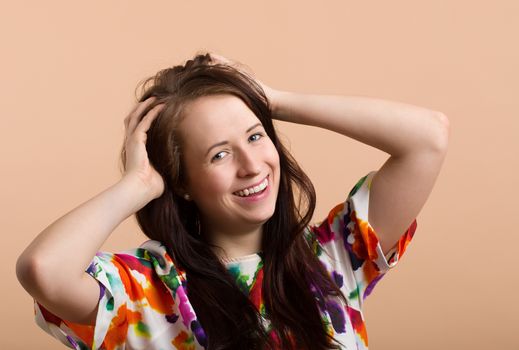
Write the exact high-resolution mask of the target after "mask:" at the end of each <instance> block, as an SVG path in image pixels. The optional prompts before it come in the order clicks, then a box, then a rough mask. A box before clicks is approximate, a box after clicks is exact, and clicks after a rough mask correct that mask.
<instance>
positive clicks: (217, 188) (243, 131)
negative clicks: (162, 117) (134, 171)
mask: <svg viewBox="0 0 519 350" xmlns="http://www.w3.org/2000/svg"><path fill="white" fill-rule="evenodd" d="M179 132H180V135H181V138H182V148H183V150H182V153H183V156H184V157H183V161H184V163H183V165H184V168H185V172H186V192H187V193H189V194H190V196H191V197H192V198H193V201H194V202H195V203H196V205H197V207H198V209H199V211H200V213H201V215H202V221H203V223H204V226H205V227H206V228H207V229H208V230H218V231H221V232H228V233H240V232H244V231H250V230H254V229H257V228H258V227H259V226H261V225H263V224H264V223H265V222H266V221H267V220H268V219H269V218H270V217H271V216H272V215H273V214H274V210H275V207H276V199H277V194H278V189H279V175H280V167H279V155H278V152H277V150H276V148H275V146H274V144H273V143H272V141H271V140H270V138H269V137H268V135H267V133H266V132H265V129H264V128H263V126H262V124H261V122H260V120H259V119H258V118H257V117H256V115H255V114H254V113H253V112H252V111H251V110H250V109H249V108H248V107H247V105H246V104H245V103H244V102H243V101H242V100H241V99H240V98H238V97H236V96H233V95H211V96H204V97H201V98H198V99H196V100H195V101H193V102H191V103H190V104H189V105H188V106H187V107H186V109H185V113H184V118H183V120H182V121H181V122H180V125H179Z"/></svg>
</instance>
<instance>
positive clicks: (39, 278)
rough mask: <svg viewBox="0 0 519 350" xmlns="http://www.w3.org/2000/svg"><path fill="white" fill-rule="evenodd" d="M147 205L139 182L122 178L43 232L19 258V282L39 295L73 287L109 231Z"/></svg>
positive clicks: (145, 195) (145, 196)
mask: <svg viewBox="0 0 519 350" xmlns="http://www.w3.org/2000/svg"><path fill="white" fill-rule="evenodd" d="M148 201H149V199H148V195H147V194H146V193H145V192H144V190H143V186H142V185H140V184H139V180H138V179H136V178H134V177H128V176H126V177H123V178H122V179H121V180H120V181H118V182H117V183H116V184H114V185H112V186H111V187H109V188H108V189H106V190H105V191H103V192H101V193H100V194H98V195H97V196H95V197H93V198H91V199H90V200H88V201H86V202H85V203H83V204H81V205H80V206H78V207H77V208H75V209H73V210H71V211H70V212H68V213H67V214H65V215H64V216H62V217H61V218H59V219H57V220H56V221H55V222H53V223H52V224H51V225H49V226H48V227H47V228H46V229H44V230H43V231H42V232H41V233H40V234H39V235H38V236H37V237H36V238H35V239H34V241H33V242H32V243H31V244H30V245H29V246H28V247H27V248H26V249H25V250H24V252H23V253H22V254H21V255H20V257H19V258H18V261H17V266H16V270H17V275H18V279H19V280H20V282H21V283H22V285H23V286H24V288H25V289H27V291H28V292H29V293H31V291H35V292H36V294H38V295H42V294H46V293H51V292H52V290H53V288H60V287H65V286H66V285H67V284H68V283H74V281H75V280H77V279H79V278H82V276H83V274H84V270H85V269H86V267H87V266H88V264H89V263H90V261H91V260H92V258H93V257H94V255H95V254H96V252H97V251H98V250H99V249H100V247H101V245H102V244H103V243H104V241H105V240H106V239H107V238H108V236H109V235H110V234H111V233H112V231H113V230H114V229H115V228H116V227H117V226H118V225H119V224H120V223H121V222H122V221H123V220H125V219H126V218H127V217H128V216H130V215H132V214H133V213H135V212H136V211H137V210H139V209H140V208H142V207H143V206H144V205H146V203H148ZM31 294H32V293H31Z"/></svg>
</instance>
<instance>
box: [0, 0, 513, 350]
mask: <svg viewBox="0 0 519 350" xmlns="http://www.w3.org/2000/svg"><path fill="white" fill-rule="evenodd" d="M518 19H519V2H517V1H515V0H508V1H505V0H496V1H493V2H490V1H467V0H463V1H461V0H460V1H452V0H449V1H446V0H437V1H427V2H426V1H411V0H395V1H391V2H387V1H324V2H319V3H318V2H316V1H313V2H310V1H293V0H290V1H256V2H252V1H218V2H214V1H205V2H203V1H197V2H189V3H188V2H187V1H147V2H144V1H98V0H95V1H88V2H74V1H18V2H14V1H11V2H7V1H3V2H2V4H1V9H0V44H1V53H2V54H1V56H0V59H1V65H0V79H1V82H2V83H1V84H0V92H1V98H0V104H1V105H0V107H1V109H0V111H1V121H2V123H1V133H0V152H1V153H0V154H1V160H2V161H1V172H0V173H1V182H0V191H1V220H2V222H1V224H2V240H3V247H2V248H3V249H2V251H3V252H2V255H1V259H2V260H1V262H2V263H1V264H0V269H1V274H2V276H4V277H3V281H2V299H3V300H4V302H3V303H4V304H3V307H2V312H1V313H2V317H1V318H0V329H1V332H2V336H1V338H0V348H2V349H61V348H64V347H63V346H61V345H60V344H59V343H58V342H57V341H56V340H54V339H53V338H51V337H50V336H49V335H47V334H46V333H44V332H43V331H42V330H40V329H39V328H38V327H37V326H36V324H35V323H34V321H33V304H32V299H31V297H30V296H29V295H28V294H27V293H26V292H25V291H24V290H23V288H22V287H21V286H20V284H19V283H18V281H17V279H16V275H15V262H16V259H17V257H18V256H19V254H20V253H21V252H22V250H23V249H24V248H25V247H26V246H27V245H28V244H29V243H30V242H31V241H32V240H33V239H34V237H35V236H36V235H37V234H38V233H39V232H41V231H42V230H43V229H44V228H45V227H47V226H48V225H49V224H50V223H51V222H53V221H54V220H56V219H57V218H59V217H60V216H62V215H63V214H65V213H66V212H68V211H69V210H71V209H72V208H74V207H76V206H78V205H79V204H81V203H83V202H84V201H86V200H88V199H89V198H91V197H93V196H94V195H96V194H98V193H99V192H101V191H102V190H104V189H105V188H107V187H109V186H110V185H112V184H113V183H115V182H116V181H117V180H118V179H119V178H120V176H121V174H120V172H119V169H118V162H119V159H118V156H119V151H120V148H121V145H122V140H123V131H124V125H123V119H124V117H125V116H126V114H127V113H128V112H129V111H130V110H131V108H132V107H133V105H134V103H135V95H134V89H135V87H136V86H137V84H138V83H139V81H141V80H142V79H144V78H145V77H148V76H150V75H152V74H154V73H156V72H157V71H158V70H159V69H162V68H166V67H169V66H172V65H176V64H180V63H183V62H184V61H185V60H186V59H188V58H191V57H192V56H193V55H194V54H196V53H198V52H205V51H214V52H217V53H220V54H222V55H224V56H227V57H230V58H233V59H235V60H238V61H240V62H242V63H244V64H247V65H248V66H249V67H250V68H251V69H252V70H253V71H254V73H255V74H256V76H257V77H258V78H259V79H261V80H262V81H264V82H265V83H266V84H268V85H270V86H272V87H274V88H277V89H285V90H291V91H296V92H307V93H322V94H342V95H361V96H368V97H377V98H384V99H390V100H396V101H400V102H405V103H410V104H415V105H419V106H423V107H426V108H430V109H432V110H438V111H441V112H443V113H444V114H446V115H447V117H448V118H449V120H450V126H451V133H450V143H449V151H448V155H447V157H446V159H445V162H444V165H443V168H442V171H441V173H440V176H439V178H438V180H437V182H436V185H435V188H434V190H433V192H432V194H431V196H430V198H429V200H428V202H427V203H426V205H425V206H424V208H423V210H422V212H421V213H420V214H419V215H418V217H417V222H418V229H417V231H416V235H415V238H414V239H413V241H412V243H411V244H410V246H409V247H408V250H407V251H406V253H405V255H404V256H403V258H402V260H401V261H400V263H399V265H398V266H397V267H396V268H395V269H394V270H391V271H390V273H388V274H387V275H386V276H385V277H384V279H383V280H382V281H381V282H380V283H379V284H378V285H377V287H376V288H375V290H374V292H373V293H372V294H371V296H370V297H369V298H368V299H367V303H366V308H365V317H366V323H367V330H368V335H369V345H370V349H374V350H381V349H388V350H393V349H394V350H397V349H398V350H411V349H412V350H414V349H424V350H429V349H430V350H433V349H471V350H479V349H519V334H518V331H519V316H518V313H519V303H518V301H517V295H518V293H517V288H518V287H519V276H518V272H517V254H516V250H517V244H518V243H519V238H518V237H519V232H518V216H519V215H518V213H517V212H518V209H519V207H518V205H517V198H518V194H519V191H518V190H517V180H518V179H519V177H518V175H519V174H518V173H519V172H518V170H519V156H518V151H519V138H518V132H519V121H518V119H519V113H518V112H519V96H518V92H519V84H518V81H519V80H518V78H519V68H518V62H519V50H518V45H517V42H518V39H517V34H518V32H519V20H518ZM277 126H278V130H279V131H280V133H281V134H282V137H283V139H284V140H285V141H286V143H287V145H288V146H289V147H290V149H291V151H292V152H293V154H294V156H295V157H296V159H297V160H298V161H299V162H300V164H301V166H302V167H303V169H304V170H305V171H306V172H307V173H308V175H309V176H310V178H311V179H312V181H313V182H314V184H315V187H316V190H317V195H318V197H317V198H318V202H317V210H316V215H315V220H320V219H322V218H323V216H324V215H325V214H326V213H327V212H328V210H330V209H331V208H332V207H333V206H334V205H335V204H337V203H339V202H341V201H343V200H344V199H345V198H346V195H347V193H348V191H349V190H350V189H351V187H352V186H353V185H354V184H355V182H356V181H357V180H358V179H359V178H360V177H361V176H363V175H365V174H367V173H368V172H369V171H371V170H377V169H378V168H379V167H380V166H381V165H382V164H383V162H384V161H385V160H386V159H387V158H388V154H386V153H384V152H382V151H380V150H377V149H375V148H373V147H370V146H367V145H365V144H362V143H359V142H357V141H355V140H352V139H348V138H346V137H344V136H341V135H339V134H335V133H332V132H329V131H326V130H320V129H316V128H311V127H306V126H301V125H294V124H289V123H281V122H279V123H277ZM145 239H146V237H145V236H144V235H143V234H142V233H141V232H140V230H139V228H138V226H137V224H136V221H135V218H134V217H130V218H129V219H127V220H126V221H125V222H123V223H122V224H121V225H120V226H119V227H118V228H117V229H116V230H115V232H114V233H113V235H112V236H111V237H110V238H109V240H108V241H107V242H106V243H105V245H104V246H103V247H102V249H103V250H110V251H117V250H124V249H127V248H131V247H136V246H138V245H139V244H141V243H142V242H143V241H144V240H145ZM70 248H71V249H76V248H79V247H70ZM65 263H66V262H65Z"/></svg>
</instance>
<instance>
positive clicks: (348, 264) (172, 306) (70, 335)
mask: <svg viewBox="0 0 519 350" xmlns="http://www.w3.org/2000/svg"><path fill="white" fill-rule="evenodd" d="M375 173H376V172H375V171H372V172H370V173H368V174H367V175H366V176H364V177H362V178H361V179H360V180H359V181H358V182H357V183H356V185H355V186H354V187H353V188H352V190H351V191H350V193H349V195H348V197H347V199H346V201H345V202H343V203H340V204H338V205H337V206H335V207H334V208H333V209H332V210H331V211H330V212H329V214H328V217H327V218H326V219H325V220H323V221H322V222H320V223H318V224H316V225H311V226H309V227H308V228H307V231H306V232H305V233H306V234H307V235H312V234H313V235H316V237H317V242H316V243H315V244H314V246H313V247H312V249H313V251H314V252H315V254H316V255H317V256H318V258H319V260H320V261H321V262H322V264H323V265H324V266H325V267H326V269H327V270H328V272H329V273H330V276H331V277H332V279H333V280H334V281H335V283H336V284H337V285H338V286H339V287H340V289H341V291H342V292H343V294H344V295H345V296H346V298H347V300H348V305H344V304H343V302H342V300H340V299H338V298H337V299H335V297H333V298H331V299H329V300H325V301H324V302H323V301H321V302H320V303H318V305H319V309H320V311H321V317H322V320H323V323H324V325H325V327H326V329H327V331H328V333H329V334H330V335H332V336H333V337H335V339H337V340H338V341H340V342H341V343H342V345H343V347H342V348H343V349H352V350H353V349H361V350H362V349H367V348H368V338H367V333H366V327H365V324H364V317H363V313H362V306H363V302H364V300H365V299H366V297H367V296H368V295H369V294H370V293H371V292H372V290H373V288H374V287H375V285H376V284H377V282H378V281H379V280H380V279H381V278H382V276H384V274H385V273H386V272H387V271H388V270H389V269H391V268H393V267H394V266H395V265H396V264H397V262H398V261H399V259H400V258H401V257H402V254H403V253H404V251H405V250H406V247H407V245H408V244H409V242H410V241H411V239H412V237H413V235H414V232H415V230H416V220H414V221H413V222H412V223H411V225H410V227H409V228H408V229H407V231H406V232H403V234H402V236H401V238H400V240H399V242H398V243H397V244H396V245H395V246H394V247H393V248H392V250H391V251H390V252H389V253H388V254H386V255H385V256H384V254H383V252H382V248H381V246H380V244H379V242H378V238H377V234H376V233H375V231H374V230H373V228H372V227H371V226H370V224H369V223H368V207H369V190H370V185H371V180H372V178H373V175H374V174H375ZM226 266H227V269H228V271H229V273H230V274H231V275H232V276H234V278H235V281H236V283H237V286H238V287H239V288H240V289H241V290H242V291H243V292H244V293H246V295H248V297H249V299H250V300H251V301H252V302H253V303H254V305H256V307H257V309H258V310H259V311H260V315H262V316H263V315H264V310H265V308H264V305H263V301H262V293H261V287H262V281H263V269H262V267H263V260H262V253H261V252H260V253H256V254H251V255H247V256H244V257H240V258H236V259H233V260H231V261H229V262H226ZM86 272H87V273H88V274H90V275H91V276H92V277H93V278H95V279H96V280H97V281H98V283H99V286H100V299H99V308H98V314H97V318H96V325H95V327H94V326H89V325H81V324H76V323H73V322H70V321H67V320H63V319H60V318H59V317H58V316H56V315H54V314H52V313H51V312H49V311H48V310H46V309H45V308H44V307H43V306H41V305H40V304H39V303H37V302H35V303H34V306H35V318H36V322H37V324H38V325H39V326H40V327H41V328H42V329H43V330H45V331H46V332H47V333H49V334H51V335H52V336H54V337H55V338H57V339H58V340H59V341H60V342H62V343H63V344H65V345H67V346H68V347H70V348H73V349H77V350H83V349H96V350H97V349H106V350H122V349H126V350H129V349H151V350H159V349H160V350H167V349H181V350H192V349H205V348H206V345H207V338H206V335H205V333H204V330H203V328H202V326H201V324H200V323H199V322H198V320H197V316H196V313H195V310H194V309H193V307H192V305H191V303H190V301H189V298H188V296H187V294H186V291H185V290H186V289H185V286H186V274H185V272H184V271H182V270H180V269H179V268H177V267H175V265H174V263H173V261H172V259H171V258H170V257H169V255H168V254H167V253H166V250H165V247H164V246H163V245H162V244H161V243H160V242H157V241H153V240H150V241H147V242H145V243H143V244H142V245H141V246H140V247H139V248H136V249H132V250H129V251H124V252H119V253H108V252H98V253H97V254H96V256H95V257H94V258H93V260H92V262H91V264H90V266H89V267H88V268H87V270H86ZM263 320H264V325H265V327H267V329H268V327H269V324H268V321H267V320H266V319H265V318H263ZM271 334H274V333H271Z"/></svg>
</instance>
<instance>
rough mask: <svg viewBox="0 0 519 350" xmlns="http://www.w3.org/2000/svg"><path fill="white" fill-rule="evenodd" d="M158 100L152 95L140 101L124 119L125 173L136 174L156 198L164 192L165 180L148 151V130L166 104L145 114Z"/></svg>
mask: <svg viewBox="0 0 519 350" xmlns="http://www.w3.org/2000/svg"><path fill="white" fill-rule="evenodd" d="M155 100H156V98H155V97H150V98H148V99H146V100H145V101H143V102H139V103H138V104H137V105H136V106H135V108H134V109H133V111H131V112H130V114H129V115H128V116H127V117H126V118H125V119H124V125H125V129H126V132H125V139H124V152H125V157H124V158H125V159H124V169H125V172H124V175H123V176H130V177H132V176H136V177H137V178H138V179H139V180H140V181H141V182H142V183H143V184H144V186H146V188H147V192H148V193H149V194H150V196H151V199H150V200H152V199H155V198H157V197H160V196H161V195H162V192H164V180H163V179H162V176H161V175H160V174H159V173H158V172H157V171H156V170H155V168H153V166H152V165H151V164H150V161H149V158H148V152H147V151H146V139H147V134H146V132H147V131H148V129H149V128H150V126H151V123H152V122H153V120H154V119H155V118H156V117H157V115H158V114H159V113H160V111H161V110H162V109H163V108H164V104H158V105H156V106H155V107H153V108H152V109H151V110H149V111H148V113H146V115H144V116H143V113H144V112H145V111H146V110H148V108H149V106H150V105H151V104H153V102H154V101H155Z"/></svg>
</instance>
